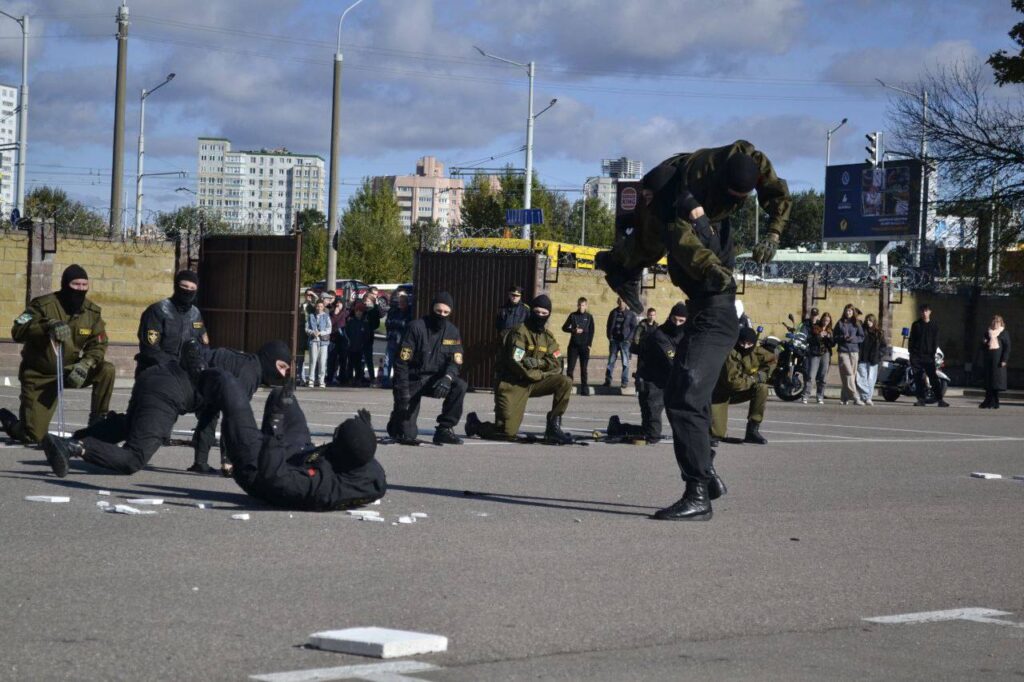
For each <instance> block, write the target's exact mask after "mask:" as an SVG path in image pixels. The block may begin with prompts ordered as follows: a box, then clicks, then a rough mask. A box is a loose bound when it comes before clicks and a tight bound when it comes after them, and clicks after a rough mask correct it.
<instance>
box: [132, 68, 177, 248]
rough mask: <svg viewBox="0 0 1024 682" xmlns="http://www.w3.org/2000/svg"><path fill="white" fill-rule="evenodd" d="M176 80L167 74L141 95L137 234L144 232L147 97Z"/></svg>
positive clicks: (136, 178)
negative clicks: (160, 81)
mask: <svg viewBox="0 0 1024 682" xmlns="http://www.w3.org/2000/svg"><path fill="white" fill-rule="evenodd" d="M172 80H174V74H173V73H169V74H167V78H165V79H164V80H163V82H162V83H160V85H158V86H156V87H155V88H153V89H152V90H146V88H142V96H141V97H139V153H138V156H137V158H136V162H135V236H136V237H138V236H139V235H140V234H142V177H143V173H142V165H143V161H144V160H145V158H146V98H147V97H149V96H150V95H152V94H153V93H154V92H156V91H157V90H159V89H160V88H162V87H163V86H165V85H167V84H168V83H170V82H171V81H172Z"/></svg>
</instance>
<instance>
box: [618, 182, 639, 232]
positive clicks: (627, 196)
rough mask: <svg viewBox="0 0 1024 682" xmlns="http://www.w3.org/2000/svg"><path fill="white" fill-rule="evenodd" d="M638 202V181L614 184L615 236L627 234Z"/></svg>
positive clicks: (631, 225)
mask: <svg viewBox="0 0 1024 682" xmlns="http://www.w3.org/2000/svg"><path fill="white" fill-rule="evenodd" d="M639 201H640V181H639V180H619V181H618V182H617V183H615V236H616V238H618V237H620V236H623V235H625V234H627V231H628V230H629V229H631V228H632V227H633V220H634V218H635V216H636V205H637V203H638V202H639Z"/></svg>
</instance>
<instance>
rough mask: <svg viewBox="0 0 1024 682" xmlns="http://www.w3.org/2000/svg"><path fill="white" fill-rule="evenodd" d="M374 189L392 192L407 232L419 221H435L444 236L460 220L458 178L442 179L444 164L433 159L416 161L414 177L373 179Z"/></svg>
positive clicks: (461, 184)
mask: <svg viewBox="0 0 1024 682" xmlns="http://www.w3.org/2000/svg"><path fill="white" fill-rule="evenodd" d="M373 183H374V186H382V185H383V186H389V187H391V188H392V189H393V190H394V192H395V199H396V200H397V201H398V209H399V211H400V212H401V213H400V218H401V221H402V227H403V228H405V231H406V232H408V231H409V229H410V228H411V227H412V224H413V223H414V222H416V221H419V220H436V221H437V223H438V224H439V225H440V226H441V229H442V234H446V233H447V232H448V230H449V229H450V228H451V227H454V226H456V225H458V224H459V223H460V221H461V220H462V191H463V189H464V188H465V183H464V182H463V181H462V179H461V178H446V177H445V176H444V164H443V163H441V162H440V161H438V160H437V159H435V158H434V157H433V156H424V157H423V158H421V159H420V160H419V161H417V162H416V174H415V175H385V176H379V177H376V178H374V179H373Z"/></svg>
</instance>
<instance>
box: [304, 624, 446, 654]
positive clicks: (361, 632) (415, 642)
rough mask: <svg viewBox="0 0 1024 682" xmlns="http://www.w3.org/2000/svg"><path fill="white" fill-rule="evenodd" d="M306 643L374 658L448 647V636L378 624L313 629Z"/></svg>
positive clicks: (316, 647) (444, 649)
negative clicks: (379, 625)
mask: <svg viewBox="0 0 1024 682" xmlns="http://www.w3.org/2000/svg"><path fill="white" fill-rule="evenodd" d="M307 644H308V645H309V646H311V647H313V648H315V649H322V650H324V651H336V652H338V653H342V654H355V655H356V656H373V657H375V658H398V657H401V656H417V655H419V654H430V653H435V652H441V651H447V650H448V638H447V637H442V636H441V635H431V634H429V633H426V632H410V631H408V630H392V629H390V628H378V627H368V628H346V629H344V630H326V631H323V632H314V633H313V634H311V635H310V636H309V640H308V642H307Z"/></svg>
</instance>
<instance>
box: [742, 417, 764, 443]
mask: <svg viewBox="0 0 1024 682" xmlns="http://www.w3.org/2000/svg"><path fill="white" fill-rule="evenodd" d="M758 426H759V424H758V423H757V422H755V421H748V422H747V435H745V436H744V437H743V442H744V443H753V444H754V445H767V444H768V439H767V438H765V437H764V436H762V435H761V431H760V430H758Z"/></svg>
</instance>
